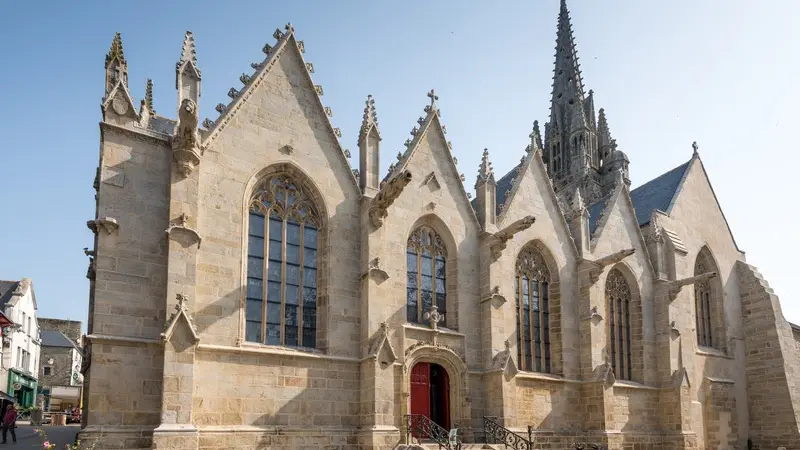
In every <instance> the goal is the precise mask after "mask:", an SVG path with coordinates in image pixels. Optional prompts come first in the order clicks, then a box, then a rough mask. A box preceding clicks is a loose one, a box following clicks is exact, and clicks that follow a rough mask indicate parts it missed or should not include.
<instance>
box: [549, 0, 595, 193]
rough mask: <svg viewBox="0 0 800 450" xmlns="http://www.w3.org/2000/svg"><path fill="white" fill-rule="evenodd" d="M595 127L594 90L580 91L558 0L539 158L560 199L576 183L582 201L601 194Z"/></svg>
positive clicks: (563, 10) (573, 52)
mask: <svg viewBox="0 0 800 450" xmlns="http://www.w3.org/2000/svg"><path fill="white" fill-rule="evenodd" d="M596 128H597V127H596V120H595V117H594V92H592V91H589V94H588V95H586V93H585V91H584V86H583V76H582V75H581V68H580V64H578V51H577V47H576V45H575V38H574V36H573V34H572V24H571V22H570V17H569V10H568V9H567V3H566V0H561V9H560V11H559V14H558V30H557V34H556V54H555V65H554V72H553V92H552V98H551V100H550V120H549V122H548V123H547V124H546V125H545V146H544V152H543V159H544V161H545V163H546V164H547V168H548V172H549V175H550V177H551V178H552V179H553V187H554V188H555V190H556V193H557V194H560V195H559V196H560V197H561V198H562V200H566V199H567V197H571V196H572V195H573V192H574V191H575V188H576V187H580V189H581V195H582V197H583V199H584V201H586V202H589V203H593V202H594V201H596V200H598V199H599V197H600V196H601V191H600V184H599V183H600V182H599V177H600V161H599V157H598V152H597V136H596V131H597V130H596ZM566 203H567V204H568V202H566Z"/></svg>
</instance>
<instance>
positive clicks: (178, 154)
mask: <svg viewBox="0 0 800 450" xmlns="http://www.w3.org/2000/svg"><path fill="white" fill-rule="evenodd" d="M198 113H199V111H198V108H197V103H195V102H194V100H192V99H190V98H185V99H183V100H182V101H181V107H180V108H179V109H178V124H177V125H176V126H175V136H173V138H172V156H173V158H174V159H175V162H176V163H177V164H178V172H180V173H181V174H182V175H183V176H189V174H191V173H192V171H194V169H195V167H197V165H198V164H200V133H199V132H198V131H197V122H198V119H199V117H198Z"/></svg>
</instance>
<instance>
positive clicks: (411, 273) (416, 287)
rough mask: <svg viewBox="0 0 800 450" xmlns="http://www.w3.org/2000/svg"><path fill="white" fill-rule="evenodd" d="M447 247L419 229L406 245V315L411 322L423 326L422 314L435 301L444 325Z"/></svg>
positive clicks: (429, 230) (430, 232) (436, 236)
mask: <svg viewBox="0 0 800 450" xmlns="http://www.w3.org/2000/svg"><path fill="white" fill-rule="evenodd" d="M446 261H447V248H446V247H445V245H444V242H443V241H442V238H441V236H439V234H438V233H436V231H434V230H433V229H432V228H430V227H426V226H422V227H419V228H417V229H416V230H414V232H413V233H411V236H409V238H408V243H407V244H406V273H407V276H408V285H407V288H406V316H407V319H408V321H409V322H411V323H424V322H425V321H426V319H425V313H426V312H428V311H430V309H431V306H432V305H433V302H434V300H435V301H436V306H437V307H438V312H439V314H440V315H441V317H442V320H441V322H442V324H443V325H445V326H446V324H447V302H446V298H447V276H446V274H447V271H446Z"/></svg>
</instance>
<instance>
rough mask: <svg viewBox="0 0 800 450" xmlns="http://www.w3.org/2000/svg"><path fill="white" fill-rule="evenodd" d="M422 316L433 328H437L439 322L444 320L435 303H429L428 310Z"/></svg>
mask: <svg viewBox="0 0 800 450" xmlns="http://www.w3.org/2000/svg"><path fill="white" fill-rule="evenodd" d="M423 318H424V319H425V320H427V321H428V323H429V324H430V326H431V328H432V329H434V330H435V329H437V328H439V322H441V321H442V320H444V316H443V315H442V314H440V313H439V307H438V306H436V304H433V305H431V309H430V311H428V312H426V313H425V314H424V315H423Z"/></svg>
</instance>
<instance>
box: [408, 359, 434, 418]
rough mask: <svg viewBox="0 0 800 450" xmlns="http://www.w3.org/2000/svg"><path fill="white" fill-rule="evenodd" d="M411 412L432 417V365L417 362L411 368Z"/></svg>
mask: <svg viewBox="0 0 800 450" xmlns="http://www.w3.org/2000/svg"><path fill="white" fill-rule="evenodd" d="M411 414H421V415H423V416H425V417H427V418H430V417H431V365H430V364H429V363H424V362H421V363H417V364H416V365H415V366H414V367H413V368H412V369H411Z"/></svg>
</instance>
